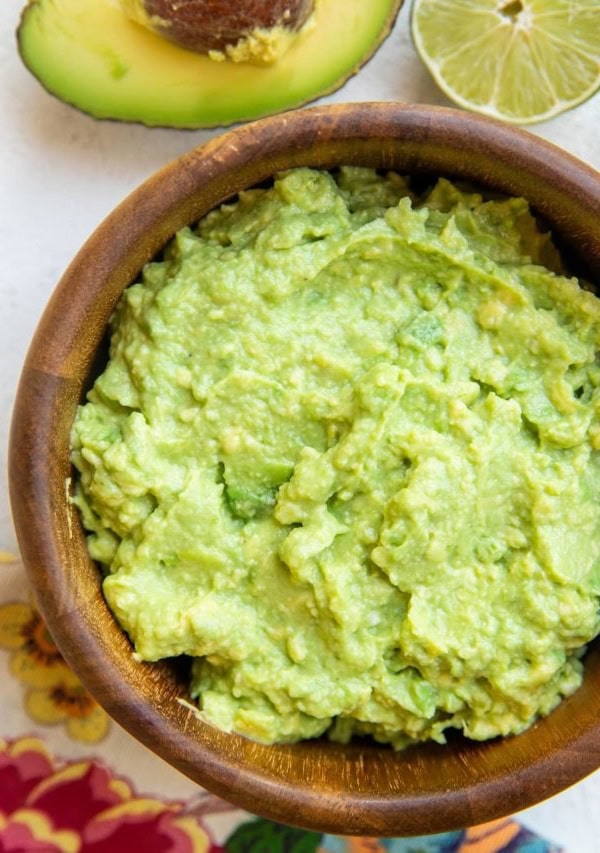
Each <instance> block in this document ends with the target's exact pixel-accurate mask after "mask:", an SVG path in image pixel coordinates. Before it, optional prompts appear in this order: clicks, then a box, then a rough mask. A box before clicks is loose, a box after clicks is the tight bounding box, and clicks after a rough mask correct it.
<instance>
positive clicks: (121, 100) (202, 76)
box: [18, 0, 401, 128]
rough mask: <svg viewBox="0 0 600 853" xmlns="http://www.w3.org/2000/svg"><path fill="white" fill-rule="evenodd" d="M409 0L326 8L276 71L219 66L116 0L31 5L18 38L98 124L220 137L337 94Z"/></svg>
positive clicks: (46, 0)
mask: <svg viewBox="0 0 600 853" xmlns="http://www.w3.org/2000/svg"><path fill="white" fill-rule="evenodd" d="M400 6H401V0H369V2H367V3H365V2H364V0H320V2H318V3H317V4H316V8H315V12H314V21H313V22H312V25H311V26H308V27H307V28H306V30H305V31H303V32H301V33H300V34H299V35H298V37H297V39H296V40H295V41H294V43H293V44H292V45H291V47H290V48H289V49H288V50H287V51H286V52H285V53H284V54H283V56H281V57H280V58H279V59H278V60H277V61H276V62H274V63H273V64H271V65H253V64H250V63H247V62H242V63H234V62H231V61H221V62H219V61H216V60H214V59H210V58H209V57H208V56H202V55H199V54H194V53H192V52H190V51H186V50H184V49H182V48H179V47H177V46H176V45H174V44H172V43H170V42H169V41H167V40H166V39H164V38H161V37H160V36H159V35H156V34H155V33H153V32H151V31H150V30H149V29H147V28H145V27H144V26H142V25H141V24H138V23H136V22H134V21H132V20H130V19H129V18H128V17H126V16H125V14H124V13H123V11H122V10H121V9H120V7H119V5H118V3H116V2H115V0H88V2H82V0H32V2H30V4H29V5H28V6H27V7H26V8H25V11H24V13H23V17H22V20H21V25H20V27H19V31H18V40H19V49H20V52H21V56H22V59H23V61H24V63H25V65H26V66H27V67H28V68H29V70H30V71H31V72H32V73H33V74H34V75H35V76H36V77H37V78H38V79H39V80H40V82H41V83H42V84H43V85H44V86H45V88H46V89H47V90H48V91H49V92H51V93H52V94H54V95H56V96H57V97H59V98H60V99H61V100H63V101H66V102H67V103H69V104H72V105H73V106H76V107H78V108H79V109H81V110H83V111H84V112H86V113H90V114H91V115H93V116H95V117H96V118H110V119H119V120H123V121H137V122H141V123H143V124H147V125H163V126H170V127H184V128H185V127H187V128H194V127H212V126H217V125H228V124H231V123H233V122H236V121H241V120H245V119H252V118H258V117H260V116H264V115H268V114H270V113H275V112H278V111H281V110H285V109H288V108H291V107H295V106H298V105H301V104H303V103H306V102H307V101H310V100H313V99H315V98H317V97H319V96H321V95H324V94H326V93H327V92H331V91H334V90H335V89H337V88H338V87H339V86H341V85H342V83H343V82H344V81H345V80H346V79H348V77H350V76H351V75H352V74H353V73H355V72H356V71H357V70H358V68H359V67H360V66H361V65H362V64H363V63H364V62H365V61H366V60H367V59H368V58H369V56H370V55H371V54H372V53H373V51H374V50H375V49H376V47H377V46H378V45H379V44H380V43H381V41H382V40H383V39H384V38H385V37H386V36H387V35H388V33H389V31H390V28H391V26H392V24H393V22H394V19H395V17H396V14H397V12H398V9H399V8H400Z"/></svg>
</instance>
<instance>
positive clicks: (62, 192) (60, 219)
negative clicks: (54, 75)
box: [0, 0, 600, 853]
mask: <svg viewBox="0 0 600 853" xmlns="http://www.w3.org/2000/svg"><path fill="white" fill-rule="evenodd" d="M82 2H84V0H82ZM408 4H409V0H407V5H406V7H405V8H404V9H403V10H402V12H401V14H400V16H399V18H398V21H397V23H396V27H395V29H394V32H393V33H392V35H391V36H390V38H389V39H388V40H387V42H386V43H385V45H384V46H383V47H382V48H381V49H380V50H379V52H378V53H377V54H376V56H375V57H374V58H373V59H372V60H371V61H370V63H369V64H368V65H367V66H366V67H365V68H364V69H362V71H361V72H360V73H359V74H358V75H357V76H356V77H355V78H354V79H353V80H351V81H350V82H349V83H347V84H346V86H345V87H344V88H343V89H342V90H341V91H340V92H338V93H336V94H335V95H333V96H331V97H330V98H328V99H325V100H330V101H342V100H344V101H358V100H376V99H377V100H394V99H398V100H402V101H407V102H415V101H419V102H423V103H434V104H448V102H447V101H446V99H445V97H444V96H443V95H441V93H439V92H438V91H437V89H436V87H435V85H434V84H433V83H432V82H431V81H430V79H429V77H428V74H427V72H426V71H425V69H424V68H423V67H422V65H421V64H420V62H419V59H418V57H417V56H416V54H415V53H414V50H413V47H412V44H411V41H410V37H409V34H408V17H409V8H408ZM20 8H21V2H20V0H3V2H2V3H1V4H0V81H1V83H0V116H1V124H0V245H1V246H2V255H3V257H2V274H1V276H0V293H1V299H2V303H1V304H2V320H3V333H2V335H0V412H1V413H2V414H0V444H1V451H2V452H1V458H2V463H1V468H0V549H1V548H5V549H14V548H15V547H16V545H15V540H14V533H13V530H12V524H11V521H10V512H9V506H8V495H7V485H6V465H5V458H6V446H7V434H8V425H9V419H10V410H11V406H12V401H13V397H14V391H15V387H16V383H17V379H18V375H19V372H20V368H21V364H22V361H23V358H24V355H25V351H26V348H27V344H28V341H29V339H30V337H31V334H32V332H33V329H34V327H35V325H36V323H37V320H38V318H39V316H40V314H41V312H42V309H43V306H44V304H45V302H46V300H47V298H48V297H49V295H50V292H51V290H52V288H53V286H54V284H55V283H56V281H57V280H58V278H59V276H60V274H61V272H62V271H63V270H64V268H65V267H66V265H67V264H68V262H69V261H70V259H71V258H72V257H73V255H74V254H75V252H76V251H77V249H78V248H79V246H80V245H81V243H82V242H83V241H84V239H85V238H86V237H87V236H88V235H89V234H90V233H91V231H92V230H93V229H94V227H95V226H96V225H97V224H98V223H99V222H100V221H101V220H102V219H103V218H104V216H105V215H106V214H107V213H108V212H109V211H110V210H111V209H112V208H113V207H114V205H115V204H116V203H117V202H118V201H120V200H121V199H122V198H123V196H125V195H126V194H127V193H128V192H129V191H130V190H131V189H133V188H134V187H135V186H136V185H137V184H138V183H140V182H141V181H142V180H144V179H145V178H146V177H148V176H149V175H150V174H151V173H152V172H154V171H155V170H156V169H158V168H159V167H160V166H162V165H164V164H165V163H167V162H168V161H170V160H172V159H173V158H174V157H176V156H178V155H179V154H181V153H183V152H184V151H187V150H188V149H189V148H192V147H193V146H195V145H197V144H199V143H201V142H203V141H204V140H206V139H208V138H210V137H211V136H213V135H215V134H216V133H217V132H218V131H208V132H206V131H205V132H203V131H175V130H163V129H148V128H143V127H139V126H129V125H126V124H116V123H110V122H104V123H100V122H96V121H94V120H93V119H91V118H88V117H87V116H85V115H82V114H80V113H78V112H77V111H75V110H73V109H71V108H69V107H67V106H65V105H63V104H61V103H59V102H58V101H56V100H55V99H54V98H52V97H51V96H49V95H48V94H46V93H45V92H44V91H43V90H42V88H41V87H40V86H39V84H38V83H37V82H36V81H35V80H34V79H33V78H32V77H31V76H30V74H29V73H28V72H27V71H26V69H25V68H24V67H23V66H22V64H21V62H20V60H19V58H18V55H17V50H16V42H15V37H14V30H15V27H16V24H17V22H18V18H19V14H20ZM599 119H600V95H596V96H595V97H594V98H592V99H591V100H589V101H588V102H587V103H585V104H583V105H582V106H581V107H579V108H578V109H576V110H574V111H571V112H570V113H566V114H565V115H563V116H560V117H558V118H556V119H553V120H552V121H550V122H546V123H544V124H542V125H537V126H535V127H533V128H531V130H533V132H535V133H539V134H540V135H541V136H544V137H546V138H547V139H549V140H551V141H553V142H555V143H556V144H558V145H560V146H562V147H564V148H566V149H567V150H569V151H570V152H571V153H572V154H575V155H576V156H578V157H580V158H581V159H583V160H586V161H587V162H588V163H590V164H591V165H592V166H594V167H595V168H596V169H599V170H600V132H599V131H600V120H599ZM597 800H600V774H598V773H596V774H594V775H593V776H591V777H589V778H588V779H587V780H585V781H583V782H581V783H579V784H578V785H576V786H574V787H573V788H571V789H570V790H569V791H566V792H565V793H563V794H560V795H559V796H557V797H554V798H553V799H552V800H550V801H548V802H546V803H544V804H542V805H540V806H537V807H535V808H533V809H530V810H528V811H526V812H524V813H523V815H522V819H523V821H524V822H526V823H527V824H529V825H530V826H531V827H532V828H534V829H536V830H538V831H539V832H541V833H543V834H545V835H547V836H548V837H550V838H553V839H554V840H555V841H556V842H558V843H561V844H563V845H565V846H567V847H568V850H569V853H598V851H600V809H599V808H597V806H596V801H597Z"/></svg>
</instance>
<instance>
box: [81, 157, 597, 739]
mask: <svg viewBox="0 0 600 853" xmlns="http://www.w3.org/2000/svg"><path fill="white" fill-rule="evenodd" d="M558 263H559V259H558V255H557V253H556V251H555V250H554V248H553V246H552V244H551V242H550V239H549V237H548V236H547V235H542V234H541V233H540V232H539V231H538V229H537V226H536V223H535V220H534V219H533V217H532V216H531V214H530V212H529V210H528V207H527V204H526V202H525V201H523V200H522V199H497V198H495V199H493V200H487V201H486V200H482V197H481V196H480V195H478V194H477V193H475V192H472V191H467V190H460V189H458V188H457V187H455V186H454V185H453V184H451V183H450V182H448V181H446V180H444V179H441V180H440V181H439V182H438V183H437V184H436V185H435V186H434V187H433V188H430V189H429V190H427V191H426V192H425V193H422V194H417V193H416V191H414V190H412V189H411V187H410V184H409V183H408V182H407V181H406V180H405V179H403V178H402V177H399V176H398V175H395V174H388V175H385V176H380V175H378V174H376V173H375V172H373V171H371V170H368V169H362V168H354V167H352V168H350V167H345V168H341V169H340V170H338V171H336V172H335V173H332V174H330V173H327V172H320V171H315V170H309V169H299V170H294V171H291V172H287V173H285V174H282V175H280V176H278V177H277V178H276V180H275V183H274V186H273V187H271V188H267V189H265V188H262V189H255V190H250V191H247V192H243V193H242V194H241V195H240V197H239V199H238V200H236V201H235V202H234V203H231V204H226V205H224V206H223V207H221V208H220V209H219V210H216V211H213V212H212V213H210V214H209V215H208V216H207V217H205V218H204V219H203V221H201V222H200V224H199V225H198V226H197V227H194V228H185V229H183V230H182V231H181V232H180V233H179V234H178V235H177V236H176V237H175V238H174V240H173V241H172V243H171V244H170V245H169V246H168V248H167V249H166V251H165V254H164V257H163V258H161V259H160V260H157V261H155V262H152V263H150V264H148V265H147V266H146V268H145V270H144V273H143V277H142V280H141V281H139V282H137V283H136V284H134V285H133V286H131V287H130V288H129V289H128V290H126V292H125V294H124V296H123V297H122V300H121V302H120V304H119V306H118V308H117V310H116V312H115V314H114V317H113V319H112V341H111V350H110V359H109V362H108V365H107V367H106V369H105V371H104V373H103V374H102V375H101V376H100V377H99V378H98V379H97V381H96V383H95V385H94V387H93V389H92V390H91V391H90V392H89V395H88V399H87V402H86V403H85V404H84V405H83V406H81V407H80V408H79V410H78V414H77V417H76V421H75V424H74V428H73V432H72V452H73V461H74V464H75V466H76V467H77V469H78V471H79V482H78V486H77V492H76V497H75V501H76V503H77V504H78V505H79V507H80V509H81V512H82V517H83V520H84V524H85V525H86V527H87V528H88V530H89V531H91V532H90V535H89V549H90V553H91V555H92V556H93V557H94V558H95V559H97V560H98V561H100V562H101V563H102V564H104V566H105V568H106V577H105V580H104V592H105V595H106V598H107V600H108V603H109V605H110V607H111V609H112V610H113V612H114V614H115V615H116V617H117V619H118V620H119V622H120V624H121V625H122V626H123V628H124V629H125V630H126V631H127V632H128V633H129V635H130V637H131V639H132V641H133V642H134V644H135V649H136V652H137V654H138V655H140V656H141V658H143V659H145V660H150V661H153V660H157V659H159V658H164V657H168V656H173V655H181V654H185V655H190V656H192V657H193V658H194V660H193V664H192V688H191V691H192V695H193V697H195V698H197V699H198V703H199V713H200V714H201V715H202V716H203V718H205V719H207V720H209V721H211V722H212V723H214V724H215V725H217V726H218V727H220V728H222V729H224V730H235V731H237V732H239V733H241V734H243V735H246V736H248V737H250V738H253V739H257V740H260V741H263V742H285V741H295V740H297V739H300V738H307V737H314V736H318V735H320V734H322V733H324V732H327V733H328V735H329V736H330V737H331V738H332V739H334V740H337V741H347V740H348V739H349V738H350V737H351V736H352V735H353V734H370V735H372V736H373V737H375V738H376V739H377V740H378V741H382V742H389V743H391V744H393V746H395V747H396V748H401V747H403V746H405V745H407V744H410V743H412V742H415V741H420V740H424V739H433V740H436V741H439V742H443V741H444V737H445V734H444V733H445V730H446V729H448V728H457V729H459V730H462V731H463V732H464V733H465V734H466V735H467V736H469V737H472V738H475V739H485V738H490V737H493V736H496V735H500V734H508V733H517V732H520V731H522V730H523V729H525V728H526V727H527V726H528V725H529V724H530V723H531V722H532V721H533V720H534V719H535V718H536V717H538V716H539V715H544V714H547V713H548V712H549V711H550V710H551V709H552V708H554V707H555V706H556V704H557V703H558V702H559V701H560V700H561V698H562V697H563V696H566V695H568V694H571V693H572V692H573V691H574V690H575V689H576V688H577V687H578V686H579V684H580V682H581V677H582V664H581V660H580V658H581V656H582V653H583V651H584V646H585V644H586V643H588V641H590V640H591V639H592V638H593V637H594V636H595V635H596V634H597V632H598V630H599V617H598V603H599V600H598V596H599V593H600V571H599V569H600V463H599V453H598V448H600V421H599V413H600V367H599V366H598V363H597V357H596V354H597V350H598V347H599V345H600V301H599V300H598V299H597V298H596V297H595V296H594V295H593V294H591V293H589V292H587V291H586V290H583V289H582V288H581V287H580V286H579V284H578V282H577V281H576V280H575V279H571V278H567V277H565V276H564V275H562V274H560V273H559V272H556V273H555V272H552V271H550V269H558V268H559V267H558ZM548 267H549V268H550V269H549V268H548Z"/></svg>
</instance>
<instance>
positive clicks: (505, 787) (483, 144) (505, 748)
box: [10, 104, 600, 836]
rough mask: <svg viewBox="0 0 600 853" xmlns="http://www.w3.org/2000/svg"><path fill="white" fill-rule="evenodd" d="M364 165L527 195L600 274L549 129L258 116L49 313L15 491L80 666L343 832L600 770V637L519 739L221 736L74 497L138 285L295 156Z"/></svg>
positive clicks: (102, 692)
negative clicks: (160, 260) (117, 315)
mask: <svg viewBox="0 0 600 853" xmlns="http://www.w3.org/2000/svg"><path fill="white" fill-rule="evenodd" d="M344 163H349V164H357V165H368V166H374V167H378V168H385V169H395V170H397V171H399V172H401V173H433V174H444V175H448V176H451V177H455V178H463V179H468V180H470V181H473V182H475V183H476V184H479V185H481V186H484V187H491V188H494V189H497V190H501V191H503V192H506V193H509V194H514V195H524V196H525V197H526V198H528V199H529V201H530V202H531V204H532V205H533V207H534V209H535V210H536V211H537V212H538V213H539V214H540V215H542V216H543V217H544V218H545V220H546V221H547V222H548V223H549V225H550V226H551V227H552V229H553V230H554V232H555V233H556V235H558V237H559V238H560V240H561V242H562V245H563V248H565V250H566V251H567V252H569V253H570V256H571V258H572V260H573V261H574V263H575V264H576V265H577V264H579V265H580V266H581V268H582V269H585V270H586V271H587V274H588V277H589V278H591V279H593V280H595V281H596V282H597V283H598V282H600V176H599V175H598V174H597V173H596V172H594V171H592V170H591V169H590V168H588V167H586V166H585V165H583V164H582V163H580V162H578V161H576V160H574V159H573V158H572V157H570V156H568V155H567V154H565V153H564V152H562V151H560V150H559V149H557V148H555V147H553V146H551V145H549V144H547V143H545V142H543V141H541V140H540V139H538V138H536V137H534V136H532V135H530V134H528V133H526V132H525V131H519V130H516V129H514V128H511V127H508V126H503V125H500V124H497V123H494V122H492V121H490V120H487V119H481V118H477V117H474V116H472V115H468V114H465V113H460V112H458V111H452V110H444V109H435V108H430V107H421V106H400V105H396V104H354V105H338V106H328V107H318V108H313V109H310V110H304V111H300V112H295V113H291V114H284V115H280V116H277V117H275V118H270V119H266V120H263V121H260V122H258V123H255V124H251V125H246V126H245V127H241V128H239V129H236V130H234V131H232V132H229V133H227V134H226V135H224V136H221V137H218V138H217V139H215V140H213V141H212V142H209V143H208V144H207V145H204V146H203V147H201V148H198V149H196V150H194V151H192V152H191V153H189V154H187V155H186V156H184V157H182V158H180V159H179V160H177V161H176V162H174V163H172V164H171V165H169V166H167V167H166V168H165V169H163V170H162V171H160V172H159V173H158V174H156V175H155V176H154V177H153V178H151V179H150V180H149V181H147V182H146V183H145V184H144V185H143V186H141V187H140V188H139V189H138V190H136V191H135V192H134V193H133V194H132V195H130V196H129V197H128V198H127V199H125V201H124V202H123V203H122V204H121V205H120V206H119V207H118V208H117V209H116V210H115V211H114V212H113V213H112V214H111V215H110V216H109V217H108V218H107V219H106V220H105V222H103V223H102V224H101V225H100V227H99V228H98V229H97V230H96V232H95V233H94V234H93V235H92V237H91V238H90V239H89V240H88V241H87V243H86V244H85V246H84V247H83V248H82V250H81V251H80V253H79V254H78V255H77V257H76V258H75V260H74V261H73V262H72V264H71V266H70V267H69V269H68V270H67V272H66V273H65V275H64V276H63V278H62V280H61V282H60V283H59V285H58V286H57V288H56V290H55V292H54V294H53V296H52V298H51V300H50V302H49V304H48V307H47V308H46V311H45V313H44V315H43V317H42V319H41V322H40V324H39V327H38V329H37V332H36V334H35V337H34V339H33V342H32V344H31V348H30V350H29V354H28V356H27V360H26V363H25V366H24V369H23V374H22V378H21V382H20V386H19V390H18V395H17V401H16V406H15V409H14V417H13V422H12V435H11V445H10V489H11V500H12V507H13V511H14V520H15V524H16V529H17V534H18V539H19V545H20V548H21V551H22V554H23V559H24V561H25V565H26V567H27V571H28V573H29V577H30V580H31V583H32V585H33V588H34V590H35V593H36V596H37V600H38V603H39V606H40V609H41V610H42V613H43V615H44V617H45V619H46V620H47V623H48V626H49V628H50V631H51V632H52V635H53V637H54V638H55V640H56V642H57V644H58V646H59V648H60V649H61V651H62V653H63V654H64V656H65V658H66V659H67V661H68V662H69V664H70V665H71V666H72V667H73V669H74V670H75V672H76V673H77V674H78V675H79V677H80V678H81V680H82V682H83V683H84V684H85V685H86V686H87V688H88V689H89V690H90V691H91V692H92V693H93V695H94V696H95V697H96V698H97V700H98V701H99V702H100V704H101V705H103V706H104V707H105V708H106V710H107V711H108V713H109V714H110V715H111V716H113V717H114V718H115V719H116V720H118V721H119V723H121V725H123V726H124V727H125V728H126V729H127V730H128V731H129V732H131V734H133V735H134V736H135V737H137V738H139V739H140V740H141V741H142V742H143V743H145V744H146V745H147V746H149V747H150V748H151V749H152V750H154V751H155V752H156V753H158V754H159V755H160V756H162V757H163V758H164V759H166V760H167V761H168V762H169V763H170V764H172V765H173V766H175V767H177V768H178V769H179V770H181V771H182V772H183V773H185V774H187V775H188V776H189V777H190V778H192V779H194V780H195V781H197V782H198V783H200V784H202V785H203V786H205V787H206V788H208V789H209V790H211V791H213V792H215V793H217V794H219V795H221V796H222V797H224V798H226V799H228V800H230V801H232V802H234V803H236V804H237V805H239V806H240V807H243V808H245V809H248V810H249V811H251V812H254V813H257V814H260V815H263V816H265V817H268V818H271V819H273V820H277V821H281V822H284V823H288V824H294V825H297V826H303V827H307V828H314V829H317V830H321V831H329V832H333V833H340V834H363V835H376V836H377V835H381V836H394V835H414V834H422V833H429V832H437V831H444V830H449V829H453V828H457V827H462V826H466V825H469V824H473V823H479V822H483V821H487V820H490V819H492V818H495V817H498V816H500V815H503V814H507V813H509V812H513V811H516V810H518V809H522V808H524V807H526V806H529V805H532V804H533V803H535V802H538V801H540V800H542V799H544V798H546V797H548V796H550V795H552V794H554V793H556V792H557V791H560V790H561V789H563V788H565V787H566V786H568V785H570V784H572V783H573V782H575V781H577V780H578V779H581V778H582V777H583V776H585V775H586V774H588V773H590V772H591V771H592V770H594V769H595V768H596V767H598V766H599V765H600V644H598V645H597V646H596V647H592V649H591V650H590V651H589V653H588V655H587V658H586V674H585V680H584V684H583V686H582V687H581V688H580V689H579V690H578V691H577V692H576V693H575V694H574V695H573V696H572V697H570V698H569V699H567V700H565V701H564V702H563V703H562V704H561V705H560V706H559V708H558V709H557V710H555V711H554V712H553V713H552V714H551V715H550V716H548V717H547V718H546V719H544V720H541V721H540V722H538V723H536V724H535V725H534V726H532V727H531V728H530V729H529V730H528V731H527V732H525V733H524V734H521V735H519V736H516V737H508V738H504V739H497V740H494V741H489V742H485V743H475V742H469V741H467V740H465V739H463V738H462V737H460V736H456V737H455V738H453V739H452V740H451V742H450V743H449V744H448V745H446V746H439V745H435V744H429V745H423V746H418V747H413V748H411V749H407V750H406V751H404V752H394V751H393V750H392V749H391V748H388V747H383V746H377V745H375V744H371V743H365V742H364V741H360V742H356V743H353V744H351V745H349V746H341V745H338V744H331V743H329V742H325V741H323V740H317V741H313V742H305V743H300V744H296V745H285V746H263V745H260V744H257V743H253V742H251V741H249V740H246V739H244V738H242V737H239V736H237V735H235V734H226V733H223V732H221V731H218V730H216V729H214V728H212V727H210V726H208V725H206V724H204V723H202V722H201V721H199V720H198V719H196V718H195V716H194V715H193V713H192V712H191V711H190V710H189V709H188V708H186V707H184V706H183V705H182V704H181V703H179V702H178V701H177V699H178V697H186V696H187V681H186V678H185V675H184V673H183V671H182V669H181V668H179V667H178V665H177V663H176V662H163V663H160V664H144V663H139V662H138V661H136V660H135V658H134V657H133V655H132V648H131V645H130V643H129V641H128V639H127V637H126V636H125V634H124V633H123V632H122V631H121V630H120V629H119V627H118V625H117V623H116V622H115V620H114V618H113V616H112V615H111V613H110V612H109V610H108V608H107V606H106V604H105V602H104V599H103V597H102V593H101V586H100V573H99V571H98V569H97V567H96V566H95V565H94V563H93V562H92V561H91V560H90V558H89V557H88V554H87V551H86V545H85V539H84V535H83V531H82V527H81V524H80V521H79V517H78V513H77V511H75V510H74V509H73V507H71V506H70V504H69V502H68V493H69V487H70V477H71V467H70V463H69V431H70V427H71V424H72V421H73V417H74V414H75V407H76V406H77V404H78V403H79V401H80V400H81V398H82V394H83V392H84V390H85V388H86V387H87V386H88V383H89V379H90V376H91V375H92V374H93V372H94V371H95V370H96V367H97V365H96V354H97V351H98V348H99V346H100V344H101V342H102V339H103V336H104V334H105V330H106V324H107V320H108V318H109V315H110V314H111V312H112V310H113V307H114V305H115V303H116V301H117V299H118V298H119V296H120V294H121V292H122V290H123V289H124V288H125V287H127V285H128V284H130V283H131V282H132V280H133V279H134V278H135V277H136V276H137V275H138V273H139V272H140V270H141V268H142V266H143V264H144V263H145V262H146V261H148V260H149V259H150V258H152V257H153V256H154V255H156V253H157V252H158V251H159V249H160V248H161V247H162V246H163V245H164V244H165V243H166V241H167V240H168V239H169V238H170V237H171V236H172V235H173V234H174V233H175V231H177V229H179V228H180V227H182V226H183V225H185V224H188V223H192V222H194V221H195V220H197V219H198V218H199V217H201V216H202V215H203V214H204V213H206V212H207V211H208V210H210V209H211V208H213V207H214V206H215V205H217V204H219V203H220V202H221V201H223V200H224V199H227V198H230V197H231V196H233V195H234V194H235V193H237V192H238V191H239V190H241V189H243V188H247V187H249V186H251V185H253V184H257V183H258V182H260V181H263V180H264V179H266V178H268V177H269V176H271V175H272V174H273V173H274V172H277V171H279V170H281V169H286V168H290V167H292V166H307V165H308V166H315V167H323V168H329V167H334V166H337V165H340V164H344Z"/></svg>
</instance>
